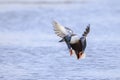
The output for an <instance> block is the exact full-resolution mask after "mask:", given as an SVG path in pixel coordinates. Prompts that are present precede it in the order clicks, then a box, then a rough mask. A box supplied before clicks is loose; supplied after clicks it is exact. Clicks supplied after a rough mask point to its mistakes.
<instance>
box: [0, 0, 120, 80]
mask: <svg viewBox="0 0 120 80" xmlns="http://www.w3.org/2000/svg"><path fill="white" fill-rule="evenodd" d="M119 2H120V1H119V0H116V1H115V0H114V1H112V0H111V1H108V0H98V1H95V0H91V1H89V0H86V1H83V2H79V3H73V4H56V5H55V4H54V5H53V4H52V5H49V4H47V5H46V4H45V5H30V6H29V7H28V6H25V5H22V6H21V5H10V6H9V7H0V9H1V10H0V80H120V75H119V74H120V69H119V68H120V64H119V63H120V61H119V59H120V54H119V53H120V51H119V50H120V47H119V46H120V38H119V29H120V28H119V24H120V21H119V18H120V15H119V14H120V5H119ZM53 20H57V21H58V22H60V23H61V24H63V25H65V26H67V27H70V28H71V29H73V31H74V32H75V33H77V34H79V35H80V36H81V34H82V32H83V30H84V29H85V27H86V25H87V24H91V32H90V34H89V35H88V38H87V43H88V45H87V48H86V51H85V53H86V58H85V59H82V60H77V59H76V57H75V55H73V56H72V57H71V56H70V54H69V51H68V49H67V46H66V45H65V44H64V43H59V42H58V41H59V37H57V36H56V35H55V34H54V31H53V27H52V21H53Z"/></svg>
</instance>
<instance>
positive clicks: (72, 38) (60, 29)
mask: <svg viewBox="0 0 120 80" xmlns="http://www.w3.org/2000/svg"><path fill="white" fill-rule="evenodd" d="M53 27H54V31H55V33H56V35H57V36H59V37H61V38H62V39H61V40H60V41H59V42H65V43H66V44H67V47H68V49H69V51H70V55H72V54H73V53H75V54H76V56H77V59H80V58H83V57H84V56H85V54H84V51H85V48H86V37H87V34H88V33H89V32H90V24H89V25H88V26H87V27H86V30H85V31H84V33H83V34H82V37H79V36H78V35H77V34H74V33H73V31H72V30H71V29H70V28H68V27H64V26H62V25H61V24H59V23H58V22H56V21H54V22H53Z"/></svg>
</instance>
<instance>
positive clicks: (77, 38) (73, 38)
mask: <svg viewBox="0 0 120 80" xmlns="http://www.w3.org/2000/svg"><path fill="white" fill-rule="evenodd" d="M79 40H80V38H79V37H78V36H76V35H75V36H72V37H71V40H70V43H71V44H74V43H76V42H78V41H79Z"/></svg>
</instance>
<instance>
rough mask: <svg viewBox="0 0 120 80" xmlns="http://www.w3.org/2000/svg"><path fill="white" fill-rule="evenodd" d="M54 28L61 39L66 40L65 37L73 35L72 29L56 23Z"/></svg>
mask: <svg viewBox="0 0 120 80" xmlns="http://www.w3.org/2000/svg"><path fill="white" fill-rule="evenodd" d="M53 27H54V31H55V33H56V34H57V36H59V37H61V38H64V37H65V36H67V35H70V34H72V33H73V31H72V30H71V29H69V28H67V27H64V26H62V25H61V24H59V23H58V22H56V21H54V22H53Z"/></svg>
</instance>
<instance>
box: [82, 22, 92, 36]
mask: <svg viewBox="0 0 120 80" xmlns="http://www.w3.org/2000/svg"><path fill="white" fill-rule="evenodd" d="M89 32H90V24H89V25H88V26H87V27H86V30H85V31H84V33H83V34H82V36H85V37H86V36H87V35H88V33H89Z"/></svg>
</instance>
